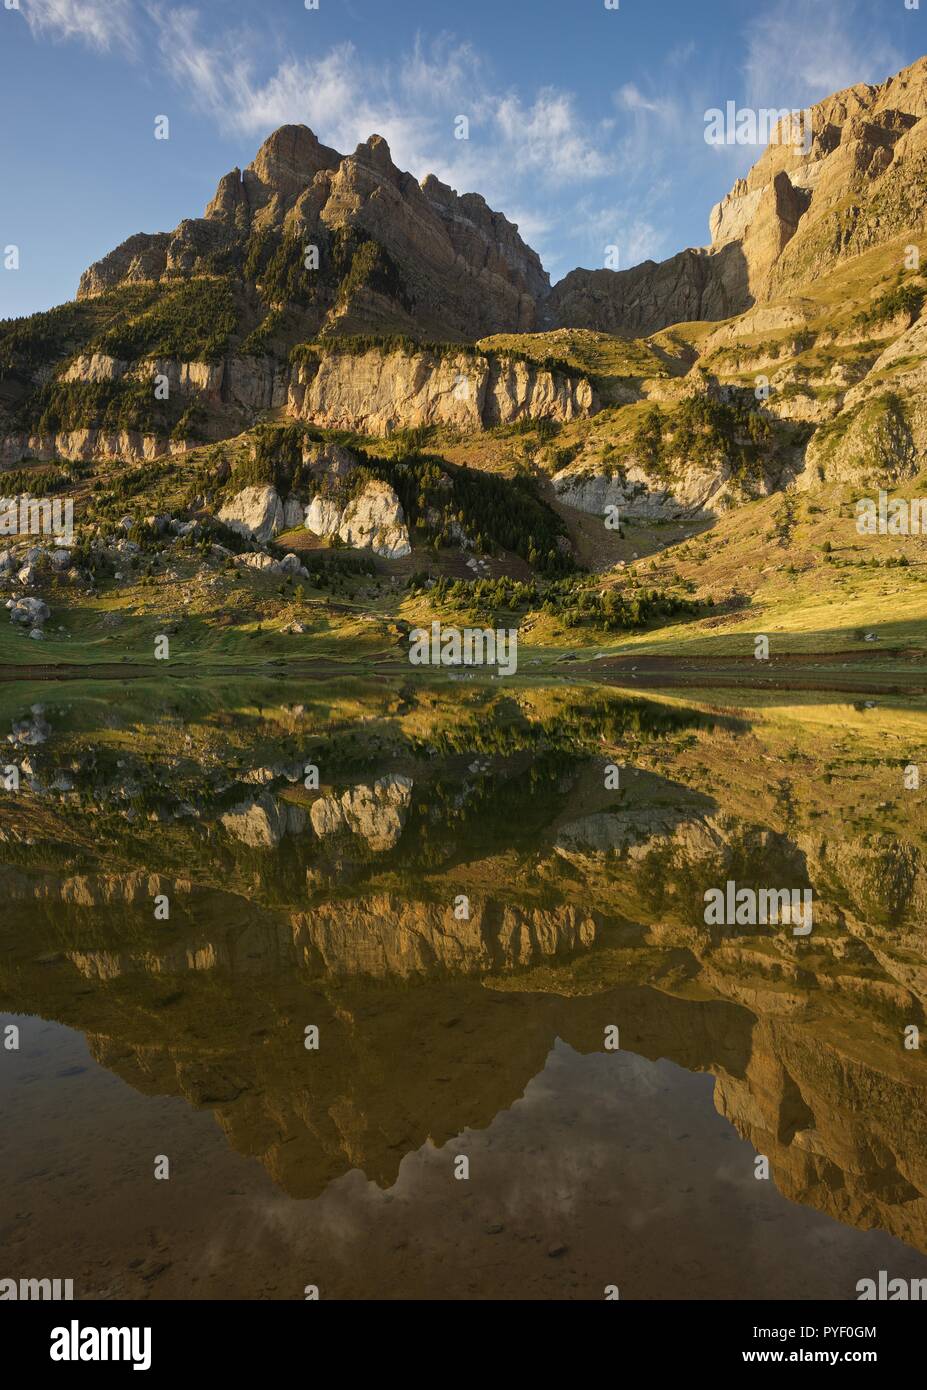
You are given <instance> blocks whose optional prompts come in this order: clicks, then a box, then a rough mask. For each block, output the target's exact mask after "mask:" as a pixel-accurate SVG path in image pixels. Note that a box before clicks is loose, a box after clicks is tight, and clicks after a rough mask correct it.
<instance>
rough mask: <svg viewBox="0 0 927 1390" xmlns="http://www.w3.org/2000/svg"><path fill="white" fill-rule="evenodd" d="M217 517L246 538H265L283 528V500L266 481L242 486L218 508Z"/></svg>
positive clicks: (268, 538) (261, 539)
mask: <svg viewBox="0 0 927 1390" xmlns="http://www.w3.org/2000/svg"><path fill="white" fill-rule="evenodd" d="M219 520H220V521H223V522H224V523H225V525H226V526H228V527H230V528H231V530H233V531H237V532H238V534H239V535H240V536H246V537H247V538H248V539H249V540H257V541H269V540H270V539H271V537H272V536H275V535H276V534H277V532H278V531H282V530H283V524H284V508H283V503H282V502H281V501H280V498H279V496H278V495H277V490H276V488H273V487H271V486H270V485H265V486H262V487H246V488H243V489H242V491H241V492H239V493H237V494H236V496H235V497H233V498H232V499H231V501H229V502H226V503H225V505H224V506H223V507H222V508H221V509H220V511H219Z"/></svg>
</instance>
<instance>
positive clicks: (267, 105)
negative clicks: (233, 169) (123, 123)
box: [152, 6, 614, 182]
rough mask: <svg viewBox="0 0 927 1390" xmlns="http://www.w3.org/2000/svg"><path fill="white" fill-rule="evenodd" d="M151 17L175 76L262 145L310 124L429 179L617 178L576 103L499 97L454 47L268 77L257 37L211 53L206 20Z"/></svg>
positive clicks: (341, 52) (602, 135)
mask: <svg viewBox="0 0 927 1390" xmlns="http://www.w3.org/2000/svg"><path fill="white" fill-rule="evenodd" d="M152 15H153V17H154V19H155V21H156V23H157V26H158V33H159V45H160V51H161V55H162V58H163V61H164V64H165V66H166V68H167V70H168V72H169V74H170V76H171V77H172V78H173V79H174V80H175V81H176V82H177V83H178V84H179V85H180V86H182V87H183V88H184V90H185V91H186V93H187V94H188V96H189V97H190V98H191V100H192V101H193V102H194V103H195V104H196V105H197V106H198V107H199V108H200V109H201V110H203V111H206V112H207V113H208V114H209V115H210V116H212V117H213V118H214V119H215V120H216V122H217V123H218V124H219V125H220V126H221V127H222V128H223V129H225V130H226V131H230V132H232V133H236V134H247V135H255V136H260V135H266V134H268V133H269V132H270V131H271V130H273V129H274V128H275V127H277V126H279V125H283V124H285V123H286V122H303V123H305V124H306V125H309V126H311V127H312V129H313V130H314V131H315V132H316V134H317V135H318V136H319V138H320V139H322V140H323V141H325V142H326V143H328V144H331V145H334V146H335V147H336V148H337V149H340V150H343V151H345V152H349V151H350V150H352V149H353V148H354V147H355V146H356V145H358V144H359V143H360V142H361V141H362V140H365V139H366V138H367V137H368V136H369V135H370V134H371V133H373V132H376V133H377V134H380V135H382V136H383V137H384V138H385V139H386V140H387V141H388V143H389V145H390V148H391V149H392V152H393V157H394V159H395V160H396V163H397V164H399V165H400V167H402V168H407V169H411V170H412V171H414V172H415V173H416V174H417V175H419V176H420V177H421V176H423V175H424V174H425V173H428V172H434V173H436V174H438V176H439V177H442V178H449V179H453V178H455V177H456V178H460V177H461V176H462V175H463V174H465V173H468V172H469V170H470V168H471V166H473V165H474V164H476V163H477V162H478V164H479V168H480V170H481V171H482V173H483V176H484V179H485V178H488V179H490V180H492V178H493V173H494V171H495V173H497V174H498V175H499V177H500V179H501V178H503V177H504V178H505V179H508V180H510V179H511V178H513V177H518V176H524V175H527V174H531V175H532V176H533V177H535V178H540V179H542V180H543V181H545V182H552V181H554V180H557V181H564V180H566V181H569V182H577V181H583V180H587V179H595V178H601V177H604V176H605V175H606V174H608V173H609V172H610V171H612V170H613V168H614V165H613V163H612V162H611V161H610V158H609V153H608V151H607V148H606V136H607V132H606V130H605V129H604V128H602V129H596V128H590V127H589V126H587V124H586V123H584V122H583V121H582V120H581V119H580V117H579V116H578V114H577V112H576V108H575V102H574V98H573V96H572V94H570V93H568V92H563V91H558V90H555V89H553V88H547V89H544V90H542V91H540V92H538V93H537V94H536V95H535V96H534V98H533V100H532V101H530V102H528V103H526V102H524V101H523V100H522V99H521V98H520V97H519V96H517V95H515V94H511V93H506V94H502V95H500V94H498V93H496V92H494V91H493V90H492V88H491V86H490V84H489V81H488V78H487V76H486V74H485V72H484V65H483V62H482V59H481V58H480V56H479V55H478V54H477V53H476V52H475V51H474V49H473V48H472V46H471V45H469V44H466V43H455V42H454V41H453V40H452V39H450V38H449V37H447V36H445V37H443V38H441V39H439V40H437V41H436V43H435V44H433V45H431V46H430V47H429V48H427V49H426V48H425V47H424V46H423V45H422V43H421V42H416V44H415V45H414V47H413V49H412V51H411V53H409V54H408V55H406V56H405V57H404V58H402V59H400V60H398V61H396V62H393V63H384V62H382V61H378V62H376V63H371V62H367V61H365V60H364V59H363V58H362V57H361V56H360V55H359V53H358V52H357V50H356V49H355V48H354V46H353V45H351V44H343V45H341V46H339V47H336V48H333V49H331V50H330V51H329V52H328V53H326V54H323V55H321V56H319V57H314V58H291V59H288V60H286V61H285V62H283V63H281V64H280V65H279V66H278V67H277V68H276V70H275V71H273V72H272V73H270V75H269V76H264V77H260V76H258V74H257V72H256V70H255V65H254V63H253V61H252V59H251V57H250V56H249V54H250V53H252V52H259V51H260V45H259V44H255V43H251V42H249V40H248V38H247V36H246V35H244V34H238V35H234V34H226V35H225V36H223V38H222V40H221V41H220V42H219V43H217V44H213V45H210V44H209V43H208V42H206V41H204V40H202V39H200V38H199V36H198V31H197V22H198V16H197V13H196V11H194V10H191V9H175V8H168V7H165V6H158V7H154V8H153V9H152ZM460 115H465V116H467V117H468V118H469V120H470V123H471V129H470V140H469V142H468V141H457V140H455V138H454V122H455V119H456V117H457V116H460ZM468 146H469V148H468ZM477 146H478V147H479V159H478V161H477V160H475V159H474V150H475V148H476V147H477Z"/></svg>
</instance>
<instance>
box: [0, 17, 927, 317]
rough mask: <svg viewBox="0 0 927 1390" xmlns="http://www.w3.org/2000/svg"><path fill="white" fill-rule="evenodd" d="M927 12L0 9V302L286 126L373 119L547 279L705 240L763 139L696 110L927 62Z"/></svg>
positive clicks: (354, 137)
mask: <svg viewBox="0 0 927 1390" xmlns="http://www.w3.org/2000/svg"><path fill="white" fill-rule="evenodd" d="M907 3H908V4H912V3H913V0H907ZM9 6H13V8H8V7H9ZM925 15H927V0H921V7H919V8H918V9H916V10H915V9H909V8H907V7H906V0H799V3H796V0H768V2H767V3H764V4H762V5H747V4H744V0H620V4H619V8H618V9H617V10H610V9H606V0H319V8H318V9H317V10H308V9H307V8H306V6H305V4H304V0H179V2H178V3H174V0H0V121H2V130H3V139H2V141H0V188H2V190H3V194H2V199H0V251H2V249H3V247H5V246H6V245H9V244H14V245H16V246H18V247H19V248H20V268H19V269H18V270H5V269H3V268H2V264H0V317H5V316H12V315H17V314H25V313H31V312H33V311H35V310H37V309H44V308H47V307H49V306H50V305H52V304H57V303H60V302H62V301H63V300H65V299H69V298H72V297H73V295H74V293H75V291H76V288H77V281H78V278H79V276H80V273H81V271H82V270H83V269H84V268H85V267H86V266H87V265H89V264H90V262H92V261H94V260H97V259H99V257H100V256H102V255H104V254H105V253H106V252H107V251H109V250H110V249H111V248H112V247H113V246H115V245H117V244H118V243H119V242H120V241H122V240H124V238H125V237H127V236H129V235H131V234H132V233H133V232H137V231H149V232H153V231H162V230H168V229H171V228H173V227H174V226H176V225H177V223H178V222H179V221H180V220H181V218H183V217H192V216H198V215H199V214H200V213H201V212H202V210H203V207H204V205H205V203H206V202H207V201H208V199H209V198H210V197H211V196H212V193H213V191H214V189H215V185H216V183H217V182H218V179H219V177H220V175H222V174H223V173H225V172H226V171H227V170H228V169H231V168H232V167H234V166H235V165H236V164H237V165H239V166H241V167H244V165H246V164H248V163H249V162H250V160H251V159H252V158H253V156H254V153H255V151H256V149H257V147H258V145H259V144H260V142H261V141H262V140H263V139H264V138H265V137H266V136H267V135H268V134H269V133H270V131H271V130H273V129H275V128H276V127H277V126H278V125H281V124H283V123H284V122H286V121H302V122H304V123H305V124H307V125H310V126H311V127H312V128H313V129H314V130H315V131H316V133H317V134H318V135H319V137H320V138H321V139H322V140H323V141H324V142H325V143H327V144H330V145H334V146H335V147H336V148H337V149H339V150H342V151H343V152H345V153H349V152H350V151H351V150H353V149H354V147H355V146H356V145H357V144H358V143H359V142H360V141H361V140H363V139H365V138H366V137H367V136H368V135H369V134H372V133H374V132H377V133H378V134H381V135H383V136H385V137H386V139H387V140H388V141H389V143H390V146H391V148H392V151H393V157H394V159H395V161H396V163H397V164H398V165H399V166H400V167H401V168H405V169H409V170H411V172H412V173H414V174H415V175H416V176H417V177H418V178H423V177H424V175H425V174H426V173H430V172H433V173H436V174H437V175H438V176H439V177H440V178H443V179H445V180H446V181H447V182H448V183H450V184H452V185H453V186H454V187H455V188H457V190H458V191H459V192H468V191H476V192H480V193H482V194H483V195H484V196H485V197H486V199H487V200H488V202H489V203H490V205H491V206H493V207H496V208H498V209H499V210H500V211H502V212H504V213H505V214H506V215H507V216H508V217H510V218H511V219H512V220H513V221H516V222H517V223H518V224H519V226H520V228H521V231H522V234H523V235H524V236H525V239H526V240H527V241H529V242H530V243H531V245H533V246H534V247H535V248H536V250H537V251H538V252H539V253H540V255H541V258H542V260H543V261H544V264H545V266H546V268H547V269H548V270H549V271H550V273H551V277H552V279H553V280H555V281H556V280H557V279H559V278H560V277H561V276H562V275H564V274H565V273H566V272H567V271H568V270H570V269H572V268H573V267H574V266H576V265H583V266H600V265H603V264H604V263H605V255H606V247H607V246H617V247H618V252H619V258H620V260H619V263H620V265H621V266H622V267H626V266H630V265H633V264H636V263H637V262H639V261H640V260H643V259H645V258H646V257H648V256H651V257H653V258H654V259H660V258H662V257H664V256H667V255H671V254H672V253H673V252H674V251H677V250H679V249H681V248H682V247H684V246H698V245H704V244H705V243H706V242H707V241H708V225H707V224H708V213H709V210H710V208H711V205H712V204H713V203H715V202H717V201H718V199H719V198H721V197H722V196H723V195H724V194H725V193H726V192H727V191H728V189H729V188H730V186H731V184H732V183H733V181H734V179H735V178H737V177H738V176H740V175H742V174H744V173H746V171H747V169H748V168H749V166H750V164H752V163H753V161H754V159H755V158H756V157H757V155H758V153H759V151H758V150H756V149H750V148H744V147H738V146H733V147H730V148H727V147H726V148H723V149H717V148H712V147H710V146H709V145H707V144H706V142H705V139H704V130H705V112H706V110H707V109H708V108H710V107H723V106H724V105H725V103H726V102H727V101H731V100H733V101H735V102H737V103H738V105H740V106H752V107H776V108H780V107H785V106H789V107H804V106H807V105H809V104H811V103H812V102H814V101H816V100H819V99H820V98H821V97H823V96H826V95H827V94H828V93H830V92H831V91H834V90H837V89H839V88H841V87H845V86H848V85H850V84H851V83H854V82H858V81H868V82H879V81H882V80H884V79H885V77H887V76H889V75H890V74H891V73H893V72H895V71H897V70H898V69H899V68H901V67H904V66H905V65H906V64H907V63H910V62H913V61H914V59H915V58H918V57H920V56H921V55H922V54H923V53H924V52H927V38H925V33H927V29H925ZM160 115H167V116H168V117H169V118H170V123H171V124H170V139H169V140H166V141H165V140H155V138H154V122H155V117H156V116H160ZM460 115H466V116H467V117H468V119H469V121H470V138H469V139H468V140H457V139H455V138H454V122H455V118H456V117H457V116H460Z"/></svg>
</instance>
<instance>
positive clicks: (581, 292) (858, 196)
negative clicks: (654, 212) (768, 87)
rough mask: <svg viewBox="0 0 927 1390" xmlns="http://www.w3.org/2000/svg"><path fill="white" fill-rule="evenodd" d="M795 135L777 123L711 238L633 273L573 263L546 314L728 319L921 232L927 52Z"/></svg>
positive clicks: (624, 322) (604, 319)
mask: <svg viewBox="0 0 927 1390" xmlns="http://www.w3.org/2000/svg"><path fill="white" fill-rule="evenodd" d="M806 131H807V134H806ZM798 133H799V132H797V131H793V130H790V129H782V130H780V131H779V132H778V133H777V134H776V135H775V137H774V138H773V140H772V141H771V142H770V144H769V145H768V146H767V147H766V148H765V149H764V150H763V152H762V154H761V155H760V157H759V158H758V159H757V162H756V163H755V164H754V166H753V168H752V169H751V170H750V172H749V174H748V175H747V177H746V178H745V179H738V180H737V182H736V183H735V185H734V187H733V188H732V190H731V192H730V193H729V194H728V195H727V197H725V198H724V199H722V201H721V202H720V203H718V204H717V205H716V206H715V207H714V208H713V209H712V211H711V215H710V219H709V225H710V231H711V244H710V246H708V247H707V248H705V249H704V250H687V251H683V252H681V253H679V254H678V255H676V256H672V257H670V258H669V260H666V261H663V262H660V263H659V264H656V263H654V262H653V261H645V262H644V263H643V264H642V265H639V266H635V267H633V268H632V269H629V270H622V271H613V270H593V271H590V270H574V271H572V272H571V273H570V274H569V275H567V276H566V278H565V279H563V280H561V281H560V283H559V284H558V285H556V286H555V287H554V289H553V291H552V293H551V295H550V296H549V298H548V299H547V301H546V302H545V304H544V306H543V310H542V317H543V320H544V322H545V323H546V324H548V325H549V326H551V327H553V326H555V325H560V326H563V327H573V328H593V329H600V330H602V331H604V332H608V333H623V334H638V335H643V334H648V333H653V332H655V331H657V330H658V329H660V328H665V327H668V326H669V325H670V324H673V323H682V322H686V321H689V320H693V319H721V318H727V317H729V316H730V315H732V314H739V313H742V312H743V311H744V310H745V309H747V308H748V307H749V306H750V305H751V304H753V303H756V302H762V301H764V300H769V299H771V298H774V297H776V296H781V295H782V294H784V293H788V292H791V291H793V290H795V289H797V288H798V287H800V286H801V285H805V284H808V283H810V282H811V281H812V280H813V279H814V278H815V277H816V276H817V275H818V274H820V273H821V272H823V271H825V270H830V269H832V268H833V265H834V263H835V261H839V260H841V259H845V258H847V257H850V256H854V255H858V254H859V253H860V252H862V251H864V250H867V249H868V248H869V247H871V246H877V245H881V244H883V243H884V242H887V241H889V240H891V239H892V238H893V237H896V236H898V235H899V234H900V233H902V232H906V231H916V230H922V228H923V224H924V216H925V211H927V179H925V173H927V59H925V58H921V59H918V61H917V62H916V63H914V64H912V65H911V67H909V68H905V69H904V70H903V71H902V72H900V73H898V74H897V75H896V76H895V77H892V78H890V79H889V80H888V81H886V82H883V83H882V84H881V85H879V86H867V85H866V84H865V83H858V84H857V85H856V86H855V87H850V88H848V89H847V90H846V91H843V92H838V93H836V94H835V95H834V96H832V97H828V98H827V99H826V100H825V101H822V102H819V103H818V104H817V105H816V106H814V107H812V108H811V112H810V122H807V124H806V123H805V121H804V120H803V122H802V128H801V132H800V134H801V136H802V138H801V139H796V138H795V136H796V135H797V134H798Z"/></svg>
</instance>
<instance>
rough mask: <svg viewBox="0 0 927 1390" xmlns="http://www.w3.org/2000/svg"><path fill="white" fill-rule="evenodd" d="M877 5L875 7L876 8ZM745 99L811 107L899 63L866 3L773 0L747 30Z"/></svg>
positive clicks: (886, 73) (754, 103)
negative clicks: (796, 2) (774, 0)
mask: <svg viewBox="0 0 927 1390" xmlns="http://www.w3.org/2000/svg"><path fill="white" fill-rule="evenodd" d="M875 8H878V7H875ZM746 40H747V54H746V61H745V64H744V67H745V76H746V84H747V101H748V103H749V104H750V105H751V106H753V107H763V106H766V107H775V108H779V107H784V106H799V107H802V106H810V105H813V104H814V103H815V102H817V101H821V100H822V99H823V98H824V97H826V96H830V94H831V93H832V92H839V91H841V90H843V89H844V88H846V87H852V86H854V85H855V84H856V83H857V82H871V83H877V82H883V81H884V80H885V78H886V77H888V76H890V75H891V74H892V73H893V72H896V71H897V70H898V69H899V68H900V67H901V66H902V64H903V59H902V57H901V54H900V53H899V52H898V50H897V49H896V48H895V46H894V45H893V44H892V43H891V42H889V40H888V39H887V38H886V36H885V26H884V23H881V22H880V21H879V19H878V18H877V17H876V15H875V14H874V13H873V10H872V9H871V8H868V7H866V8H863V7H861V6H860V5H859V3H857V0H804V4H803V5H802V6H801V7H800V8H796V6H795V4H794V3H793V0H778V3H776V4H774V5H773V6H772V7H771V8H769V9H767V10H765V11H764V12H763V13H762V14H760V15H759V16H758V17H757V18H756V19H755V20H752V21H751V22H750V23H749V24H748V26H747V29H746Z"/></svg>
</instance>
